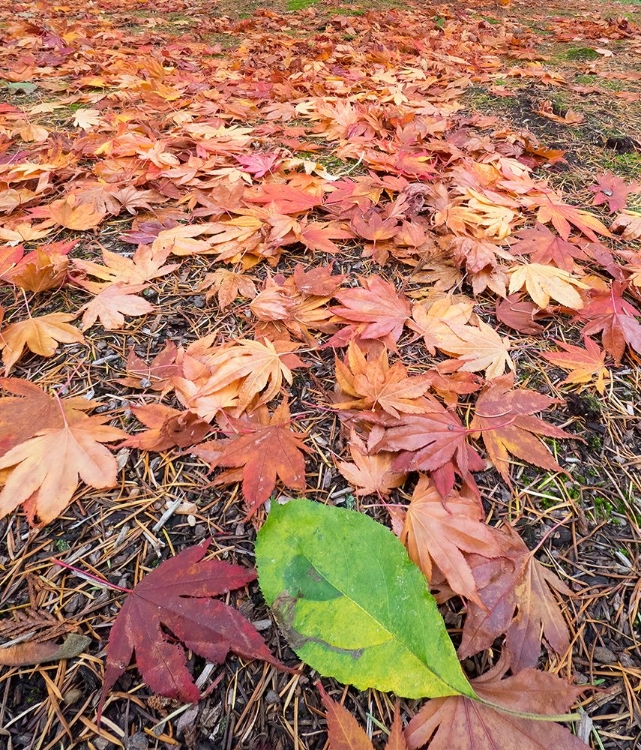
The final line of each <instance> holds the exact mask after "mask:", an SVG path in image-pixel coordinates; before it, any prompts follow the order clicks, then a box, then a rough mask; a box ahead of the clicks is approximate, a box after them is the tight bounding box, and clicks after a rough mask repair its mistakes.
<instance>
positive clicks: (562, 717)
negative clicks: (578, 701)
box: [476, 698, 581, 721]
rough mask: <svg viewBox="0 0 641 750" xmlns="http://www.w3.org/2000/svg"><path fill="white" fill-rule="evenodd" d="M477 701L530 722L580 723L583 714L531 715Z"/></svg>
mask: <svg viewBox="0 0 641 750" xmlns="http://www.w3.org/2000/svg"><path fill="white" fill-rule="evenodd" d="M476 700H477V701H478V702H479V703H482V704H483V705H484V706H487V707H488V708H493V709H494V710H495V711H499V712H500V713H503V714H509V715H510V716H516V717H517V718H519V719H529V720H530V721H579V720H580V719H581V714H529V713H526V712H522V711H513V710H512V709H510V708H505V707H504V706H499V705H498V704H496V703H491V702H490V701H486V700H483V698H477V699H476Z"/></svg>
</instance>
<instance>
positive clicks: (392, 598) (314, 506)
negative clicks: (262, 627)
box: [256, 500, 476, 698]
mask: <svg viewBox="0 0 641 750" xmlns="http://www.w3.org/2000/svg"><path fill="white" fill-rule="evenodd" d="M256 563H257V567H258V580H259V583H260V586H261V589H262V591H263V595H264V597H265V600H266V601H267V603H268V604H269V605H270V607H271V608H272V611H273V613H274V616H275V617H276V619H277V621H278V624H279V626H280V628H281V629H282V631H283V633H284V634H285V636H286V637H287V639H288V641H289V642H290V644H291V646H292V648H293V649H294V651H296V653H297V654H298V656H299V657H300V658H301V659H302V660H303V661H304V662H306V663H307V664H309V665H310V666H311V667H313V668H314V669H316V670H317V671H318V672H320V674H322V675H325V676H331V677H335V678H336V679H338V680H340V681H341V682H344V683H350V684H352V685H355V686H356V687H357V688H358V689H359V690H365V689H366V688H370V687H372V688H377V689H378V690H384V691H393V692H394V693H396V694H397V695H399V696H403V697H405V698H423V697H430V698H437V697H441V696H446V695H466V696H469V697H470V698H476V693H475V692H474V690H473V688H472V686H471V685H470V683H469V682H468V681H467V678H466V677H465V675H464V674H463V671H462V669H461V666H460V664H459V662H458V659H457V658H456V652H455V650H454V646H453V645H452V642H451V640H450V638H449V636H448V634H447V630H446V629H445V624H444V622H443V619H442V618H441V615H440V613H439V611H438V609H437V607H436V602H435V601H434V598H433V597H432V595H431V594H430V592H429V589H428V587H427V581H426V580H425V577H424V576H423V574H422V573H421V571H420V570H419V569H418V568H417V567H416V566H415V565H414V563H412V562H411V560H410V559H409V557H408V556H407V552H406V551H405V548H404V547H403V545H402V544H401V543H400V542H399V540H398V539H397V538H396V537H395V536H394V534H392V532H391V531H389V530H388V529H387V528H385V526H382V525H381V524H379V523H376V521H374V520H373V519H371V518H369V516H366V515H364V514H362V513H357V512H355V511H352V510H345V509H343V508H334V507H331V506H326V505H321V504H320V503H314V502H311V501H310V500H293V501H290V502H289V503H287V504H286V505H277V504H275V503H274V504H272V508H271V512H270V514H269V517H268V519H267V521H266V523H265V525H264V526H263V528H262V529H261V530H260V533H259V534H258V539H257V541H256Z"/></svg>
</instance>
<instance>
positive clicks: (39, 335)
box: [0, 313, 85, 375]
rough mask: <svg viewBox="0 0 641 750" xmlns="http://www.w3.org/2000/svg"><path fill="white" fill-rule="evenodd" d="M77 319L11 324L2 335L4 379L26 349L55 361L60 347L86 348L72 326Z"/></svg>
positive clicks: (56, 317)
mask: <svg viewBox="0 0 641 750" xmlns="http://www.w3.org/2000/svg"><path fill="white" fill-rule="evenodd" d="M75 317H76V316H75V315H69V314H67V313H49V314H48V315H40V316H39V317H37V318H27V320H22V321H19V322H17V323H11V324H10V325H8V326H7V327H6V328H5V329H3V330H2V331H1V332H0V349H2V361H3V363H4V366H5V375H8V374H9V371H10V370H11V368H12V367H13V365H14V364H15V363H16V362H17V361H18V360H19V359H20V357H21V356H22V354H23V352H24V350H25V348H26V349H29V350H30V351H32V352H33V353H34V354H39V355H40V356H41V357H53V355H54V354H55V353H56V348H57V347H58V344H84V343H85V338H84V336H83V335H82V333H80V331H79V330H78V329H77V328H74V327H73V326H72V325H69V321H70V320H73V319H74V318H75Z"/></svg>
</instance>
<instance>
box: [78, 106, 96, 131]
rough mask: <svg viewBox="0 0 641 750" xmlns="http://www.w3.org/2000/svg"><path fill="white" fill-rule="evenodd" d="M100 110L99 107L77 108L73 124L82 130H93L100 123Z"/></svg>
mask: <svg viewBox="0 0 641 750" xmlns="http://www.w3.org/2000/svg"><path fill="white" fill-rule="evenodd" d="M100 122H101V120H100V111H99V110H97V109H77V110H76V111H75V112H74V113H73V125H74V127H76V128H81V129H82V130H91V128H93V127H94V126H96V125H100Z"/></svg>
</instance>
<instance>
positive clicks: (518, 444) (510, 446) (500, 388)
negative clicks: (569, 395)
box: [471, 375, 576, 486]
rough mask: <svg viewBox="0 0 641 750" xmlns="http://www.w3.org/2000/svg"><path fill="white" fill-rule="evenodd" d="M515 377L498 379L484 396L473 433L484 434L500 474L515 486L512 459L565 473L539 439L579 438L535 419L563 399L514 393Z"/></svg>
mask: <svg viewBox="0 0 641 750" xmlns="http://www.w3.org/2000/svg"><path fill="white" fill-rule="evenodd" d="M513 384H514V376H513V375H504V376H503V377H501V378H496V379H495V380H493V381H492V382H491V383H490V384H488V386H487V387H486V388H485V389H484V390H483V391H482V392H481V395H480V396H479V398H478V401H477V402H476V411H475V413H474V419H473V420H472V424H471V429H472V430H475V429H476V430H479V431H481V436H482V439H483V444H484V445H485V449H486V450H487V453H488V456H489V458H490V460H491V461H492V463H493V464H494V466H495V468H496V470H497V471H498V472H499V474H500V475H501V476H502V477H503V479H504V480H505V481H506V482H507V483H508V484H509V485H510V486H511V482H510V469H509V455H510V454H512V455H514V456H516V457H517V458H520V459H521V460H522V461H526V462H527V463H531V464H534V465H535V466H539V467H540V468H542V469H547V470H548V471H559V472H563V469H562V468H561V467H560V466H559V464H558V463H557V462H556V460H555V458H554V456H553V455H552V453H550V451H549V449H548V448H547V446H546V445H545V444H544V443H542V442H541V440H540V439H539V437H538V436H539V435H541V436H545V437H552V438H560V439H561V438H576V436H575V435H571V434H570V433H568V432H565V430H562V429H560V428H559V427H555V426H554V425H551V424H549V423H548V422H544V421H543V420H542V419H539V418H538V417H533V416H532V415H533V414H535V413H536V412H538V411H543V410H544V409H547V408H548V407H550V406H552V405H553V404H558V403H560V401H559V399H555V398H550V397H549V396H545V395H543V394H542V393H536V392H535V391H530V390H527V389H516V390H512V386H513Z"/></svg>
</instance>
